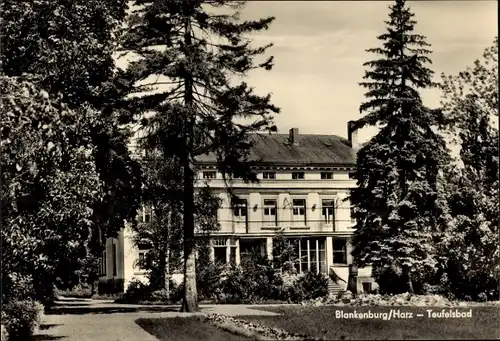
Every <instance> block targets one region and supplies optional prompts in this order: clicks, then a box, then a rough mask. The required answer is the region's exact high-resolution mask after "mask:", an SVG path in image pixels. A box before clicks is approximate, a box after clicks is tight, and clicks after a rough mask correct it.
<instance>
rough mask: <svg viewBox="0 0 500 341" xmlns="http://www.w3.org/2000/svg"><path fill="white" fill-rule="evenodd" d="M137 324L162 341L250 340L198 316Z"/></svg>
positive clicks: (148, 320) (143, 320) (151, 320)
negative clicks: (204, 321) (205, 321)
mask: <svg viewBox="0 0 500 341" xmlns="http://www.w3.org/2000/svg"><path fill="white" fill-rule="evenodd" d="M135 322H136V323H137V324H138V325H139V326H140V327H141V328H142V329H144V330H145V331H147V332H148V333H150V334H151V335H153V336H155V337H157V338H158V339H159V340H160V341H205V340H206V341H219V340H220V341H235V340H250V339H248V338H245V337H242V336H236V335H234V334H231V333H229V332H226V331H224V330H221V329H219V328H217V327H216V326H214V325H212V324H209V323H203V322H202V321H200V320H199V318H198V317H196V316H190V317H173V318H154V319H146V318H141V319H138V320H136V321H135Z"/></svg>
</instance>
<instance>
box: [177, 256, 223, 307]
mask: <svg viewBox="0 0 500 341" xmlns="http://www.w3.org/2000/svg"><path fill="white" fill-rule="evenodd" d="M196 270H197V271H196V287H197V289H198V299H199V300H204V299H217V300H220V292H221V285H222V272H223V267H222V266H220V265H218V264H214V263H208V264H204V266H199V267H198V269H196ZM180 287H182V286H180ZM181 298H182V296H181Z"/></svg>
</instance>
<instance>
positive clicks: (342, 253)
mask: <svg viewBox="0 0 500 341" xmlns="http://www.w3.org/2000/svg"><path fill="white" fill-rule="evenodd" d="M333 263H334V264H347V241H346V240H345V239H334V240H333Z"/></svg>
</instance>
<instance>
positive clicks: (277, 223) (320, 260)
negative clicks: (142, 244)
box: [101, 131, 372, 291]
mask: <svg viewBox="0 0 500 341" xmlns="http://www.w3.org/2000/svg"><path fill="white" fill-rule="evenodd" d="M290 134H292V131H291V132H290ZM294 134H296V135H298V131H294ZM353 166H354V165H352V166H349V165H348V166H346V165H343V166H336V165H335V164H330V165H328V164H326V165H325V164H322V165H318V166H314V165H307V166H306V165H304V166H300V165H294V166H286V165H280V164H279V163H275V164H274V165H273V164H268V165H265V166H261V167H260V168H257V167H255V168H254V171H255V172H257V174H258V179H259V180H260V181H259V183H255V184H252V183H245V182H244V181H243V180H241V179H233V180H232V181H231V188H232V191H233V193H234V194H236V195H237V196H238V198H239V199H240V201H238V202H237V203H234V204H233V205H232V204H231V201H230V197H229V195H228V193H227V189H226V185H225V182H224V180H223V177H222V174H221V173H219V172H218V171H217V170H216V167H215V165H214V164H210V163H203V164H202V165H200V166H199V168H198V173H197V180H196V181H197V186H204V185H205V184H208V185H209V186H210V187H211V188H212V190H213V191H214V192H215V193H217V195H219V196H220V198H221V199H222V206H221V208H220V209H219V213H218V218H219V223H220V225H221V229H220V231H217V232H213V233H212V253H211V255H212V259H213V260H215V261H218V262H233V263H236V264H239V263H240V261H241V258H242V257H244V255H245V252H246V251H248V249H249V248H250V247H258V248H260V250H261V252H262V253H263V254H267V255H268V257H272V243H273V236H275V235H276V233H277V232H279V231H283V232H284V234H285V236H287V237H289V238H297V239H298V240H299V241H298V244H299V245H298V248H299V249H298V250H297V251H298V252H299V254H300V256H301V260H300V262H298V263H297V266H296V268H297V270H298V271H305V270H307V269H314V270H316V271H320V272H323V273H325V274H328V273H329V272H330V271H331V270H333V271H335V273H336V274H337V275H338V276H339V277H340V278H342V279H343V280H344V281H345V283H342V282H340V284H341V286H343V287H344V288H345V287H346V283H347V281H348V267H349V264H351V263H352V257H351V244H350V239H351V235H352V233H353V231H354V229H353V226H354V221H353V220H352V219H351V209H350V208H351V205H350V202H349V200H348V195H349V189H350V188H353V187H354V186H356V183H355V181H354V180H352V179H350V177H349V173H350V172H352V171H353ZM113 244H115V245H116V246H115V247H116V250H117V251H116V254H115V256H116V260H115V261H114V262H116V269H115V270H116V271H113V254H112V253H113V251H112V250H113ZM142 252H147V251H145V250H139V249H138V248H137V247H135V246H134V245H133V243H132V240H131V231H130V229H128V228H125V229H123V230H122V231H121V232H120V235H119V237H118V238H117V239H113V240H109V241H108V245H107V249H106V253H107V257H106V258H107V260H106V263H107V264H106V275H105V276H102V277H101V282H106V281H107V282H110V281H112V279H113V278H115V282H117V283H118V284H119V287H122V288H123V285H124V287H125V288H126V286H127V283H128V282H129V281H130V280H131V279H133V278H144V272H142V271H141V270H140V269H139V268H138V267H137V266H135V263H136V262H137V260H138V259H139V257H140V253H142ZM109 263H111V264H109ZM330 269H331V270H330ZM180 276H181V277H180V278H177V280H180V279H181V278H182V275H180ZM358 282H359V283H360V285H359V286H358V287H359V290H360V291H361V290H363V289H365V290H370V289H369V288H370V286H371V283H372V278H371V269H370V268H361V269H359V274H358Z"/></svg>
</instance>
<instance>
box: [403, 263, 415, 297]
mask: <svg viewBox="0 0 500 341" xmlns="http://www.w3.org/2000/svg"><path fill="white" fill-rule="evenodd" d="M403 281H404V285H405V289H406V292H407V293H409V294H413V293H414V291H413V282H412V280H411V275H410V267H409V266H408V265H404V266H403Z"/></svg>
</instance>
